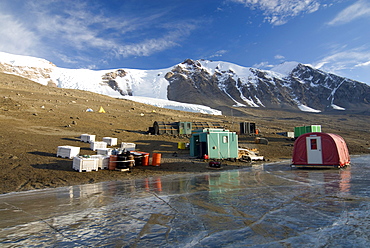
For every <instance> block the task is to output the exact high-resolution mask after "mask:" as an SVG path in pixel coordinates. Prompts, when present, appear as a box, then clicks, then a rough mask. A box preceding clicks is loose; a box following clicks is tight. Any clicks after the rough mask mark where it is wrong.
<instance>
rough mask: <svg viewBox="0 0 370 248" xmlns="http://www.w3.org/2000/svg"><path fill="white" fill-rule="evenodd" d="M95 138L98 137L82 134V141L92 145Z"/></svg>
mask: <svg viewBox="0 0 370 248" xmlns="http://www.w3.org/2000/svg"><path fill="white" fill-rule="evenodd" d="M95 137H96V135H94V134H86V133H85V134H81V141H82V142H87V143H91V142H94V141H95Z"/></svg>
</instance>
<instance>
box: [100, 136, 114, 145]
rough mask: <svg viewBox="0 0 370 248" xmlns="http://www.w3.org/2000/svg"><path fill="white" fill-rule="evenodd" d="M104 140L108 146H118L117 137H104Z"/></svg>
mask: <svg viewBox="0 0 370 248" xmlns="http://www.w3.org/2000/svg"><path fill="white" fill-rule="evenodd" d="M103 141H104V142H107V144H108V146H116V145H117V138H112V137H103Z"/></svg>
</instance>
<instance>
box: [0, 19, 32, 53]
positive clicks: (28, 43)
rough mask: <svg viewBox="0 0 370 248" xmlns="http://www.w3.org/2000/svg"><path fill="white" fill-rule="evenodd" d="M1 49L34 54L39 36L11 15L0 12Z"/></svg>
mask: <svg viewBox="0 0 370 248" xmlns="http://www.w3.org/2000/svg"><path fill="white" fill-rule="evenodd" d="M0 26H1V29H0V51H6V52H9V53H14V54H21V55H32V54H33V53H35V50H37V47H38V42H39V40H38V38H37V36H36V35H35V34H34V33H33V32H32V31H30V30H29V29H28V28H27V27H25V26H24V25H23V24H22V23H21V22H20V21H18V20H16V19H15V18H14V17H13V16H11V15H6V14H3V13H1V12H0Z"/></svg>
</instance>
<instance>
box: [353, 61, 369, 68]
mask: <svg viewBox="0 0 370 248" xmlns="http://www.w3.org/2000/svg"><path fill="white" fill-rule="evenodd" d="M365 66H370V61H367V62H364V63H360V64H357V65H355V67H365Z"/></svg>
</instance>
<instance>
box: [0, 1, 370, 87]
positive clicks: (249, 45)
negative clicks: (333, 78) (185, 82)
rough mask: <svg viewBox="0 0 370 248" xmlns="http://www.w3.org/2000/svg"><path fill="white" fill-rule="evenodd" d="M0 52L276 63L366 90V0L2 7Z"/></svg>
mask: <svg viewBox="0 0 370 248" xmlns="http://www.w3.org/2000/svg"><path fill="white" fill-rule="evenodd" d="M0 26H1V29H0V51H1V52H7V53H12V54H18V55H29V56H35V57H39V58H44V59H47V60H49V61H51V62H53V63H54V64H55V65H57V66H58V67H63V68H72V69H79V68H87V69H94V70H103V69H117V68H133V69H162V68H169V67H172V66H174V65H176V64H178V63H181V62H183V61H184V60H185V59H188V58H190V59H207V60H214V61H226V62H231V63H235V64H238V65H241V66H245V67H254V68H259V69H267V70H268V69H271V68H272V67H273V66H276V65H278V64H280V63H282V62H285V61H297V62H300V63H303V64H310V65H312V66H313V67H315V68H318V69H321V70H324V71H327V72H331V73H335V74H337V75H340V76H344V77H347V78H350V79H354V80H358V81H360V82H365V83H367V84H370V0H357V1H356V0H330V1H329V0H186V1H184V0H155V1H153V0H104V1H103V0H100V1H99V0H37V1H27V0H2V1H0Z"/></svg>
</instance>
